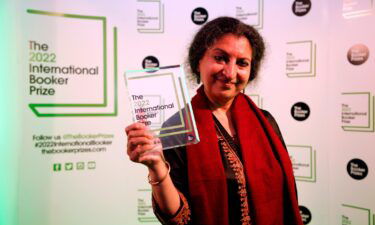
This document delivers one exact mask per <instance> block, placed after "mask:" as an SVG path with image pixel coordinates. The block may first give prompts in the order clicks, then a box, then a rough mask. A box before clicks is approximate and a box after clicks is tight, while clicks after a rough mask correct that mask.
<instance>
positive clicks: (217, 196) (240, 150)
mask: <svg viewBox="0 0 375 225" xmlns="http://www.w3.org/2000/svg"><path fill="white" fill-rule="evenodd" d="M263 52H264V43H263V39H262V37H261V36H260V35H259V33H258V32H257V31H256V30H255V29H254V28H252V27H251V26H248V25H246V24H244V23H242V22H240V21H239V20H237V19H234V18H229V17H220V18H217V19H215V20H212V21H211V22H209V23H207V24H206V25H204V26H203V27H202V28H201V29H200V31H199V32H198V33H197V34H196V36H195V38H194V40H193V42H192V44H191V46H190V49H189V64H190V69H191V71H192V74H193V75H195V76H196V78H197V81H198V83H199V82H200V81H202V83H203V85H202V86H201V87H200V88H199V89H198V91H197V95H196V96H194V98H193V100H192V107H193V111H194V115H195V119H196V123H197V128H198V132H199V135H200V138H201V141H200V142H199V143H198V144H195V145H188V146H187V147H180V148H176V149H173V150H167V151H164V152H163V151H162V147H161V145H160V144H158V141H157V140H155V139H154V137H153V136H152V134H151V133H150V132H149V131H148V128H147V127H145V126H144V125H143V124H141V123H135V124H132V125H130V126H128V127H127V128H126V133H127V135H128V147H127V153H128V155H129V157H130V159H131V160H132V161H134V162H138V163H143V164H145V165H146V166H147V167H148V170H149V183H150V184H151V185H152V196H153V207H154V211H155V214H156V215H157V217H158V218H159V220H160V221H161V222H162V223H163V224H215V225H218V224H230V225H234V224H257V225H266V224H269V225H278V224H286V225H289V224H298V225H300V224H302V221H301V218H300V215H299V210H298V203H297V197H296V189H295V181H294V177H293V171H292V166H291V162H290V159H289V156H288V154H287V152H286V149H285V145H284V143H283V140H282V137H281V134H280V131H279V129H278V126H277V124H276V122H275V120H274V119H273V117H272V116H271V115H270V114H269V113H268V112H266V111H261V110H259V109H258V108H257V107H256V106H255V105H254V103H253V102H252V101H251V100H250V99H249V98H248V97H246V96H245V95H243V94H242V93H241V91H242V90H244V88H245V87H246V85H247V84H248V83H249V82H250V81H252V80H254V79H255V77H256V76H257V72H258V69H259V65H260V62H261V60H262V57H263ZM169 171H170V173H169Z"/></svg>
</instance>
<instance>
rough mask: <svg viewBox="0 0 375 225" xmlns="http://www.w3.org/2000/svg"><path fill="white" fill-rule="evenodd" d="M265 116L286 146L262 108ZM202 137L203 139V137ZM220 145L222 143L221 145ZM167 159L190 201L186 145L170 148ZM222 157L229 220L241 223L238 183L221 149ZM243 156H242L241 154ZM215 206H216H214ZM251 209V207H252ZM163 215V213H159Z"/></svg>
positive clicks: (165, 153) (177, 182) (180, 189)
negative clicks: (226, 187)
mask: <svg viewBox="0 0 375 225" xmlns="http://www.w3.org/2000/svg"><path fill="white" fill-rule="evenodd" d="M262 112H263V114H264V116H265V117H266V118H267V120H268V121H269V123H270V124H271V126H272V127H273V129H274V131H275V132H276V134H277V135H278V136H279V138H280V140H281V141H282V143H283V145H284V147H285V143H284V140H283V138H282V135H281V132H280V129H279V127H278V125H277V123H276V121H275V119H274V118H273V116H272V115H271V114H270V113H269V112H268V111H265V110H262ZM203 138H204V137H202V138H201V139H203ZM219 146H220V145H219ZM163 153H164V156H165V159H166V160H167V161H168V162H169V163H170V165H171V172H170V176H171V178H172V181H173V183H174V185H175V186H176V188H177V189H178V190H179V191H180V192H181V193H183V194H184V196H185V197H186V199H187V200H188V201H189V199H190V198H189V185H188V174H187V157H186V147H178V148H174V149H168V150H165V151H164V152H163ZM220 154H221V158H222V160H223V165H224V169H225V174H226V177H227V185H228V201H229V202H228V205H229V206H230V208H229V220H230V224H231V225H235V224H239V222H240V221H239V218H240V215H241V209H240V199H239V197H238V194H237V190H238V185H237V181H236V178H235V175H234V172H233V170H232V169H231V168H230V166H229V162H228V160H227V158H226V157H225V155H224V153H223V151H222V150H221V151H220ZM239 157H240V158H241V156H240V155H239ZM213 207H215V206H213ZM250 210H251V209H250ZM159 215H161V214H159Z"/></svg>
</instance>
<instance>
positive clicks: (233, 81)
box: [214, 74, 239, 85]
mask: <svg viewBox="0 0 375 225" xmlns="http://www.w3.org/2000/svg"><path fill="white" fill-rule="evenodd" d="M214 78H215V80H218V81H220V82H222V83H224V84H234V85H237V84H238V83H239V82H238V80H230V79H228V78H227V77H225V76H223V75H220V74H217V75H215V76H214Z"/></svg>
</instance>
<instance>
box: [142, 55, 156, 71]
mask: <svg viewBox="0 0 375 225" xmlns="http://www.w3.org/2000/svg"><path fill="white" fill-rule="evenodd" d="M159 66H160V65H159V60H158V59H157V58H156V57H155V56H152V55H149V56H147V57H145V58H144V59H143V61H142V68H143V69H150V68H157V67H159Z"/></svg>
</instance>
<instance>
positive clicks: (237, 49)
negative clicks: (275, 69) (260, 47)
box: [199, 34, 252, 105]
mask: <svg viewBox="0 0 375 225" xmlns="http://www.w3.org/2000/svg"><path fill="white" fill-rule="evenodd" d="M251 56H252V48H251V46H250V43H249V41H248V40H247V38H246V37H244V36H239V37H238V36H235V35H233V34H226V35H224V36H223V37H221V38H220V39H219V40H217V41H216V42H215V43H214V44H213V45H212V46H211V47H210V48H208V49H207V50H206V52H205V54H204V56H203V58H202V59H201V60H200V61H199V73H200V78H201V80H202V82H203V85H204V91H205V93H206V95H207V97H208V98H209V100H210V101H211V102H212V103H213V104H215V105H217V104H218V105H223V104H225V103H227V102H228V101H231V100H233V99H234V97H235V96H236V95H237V94H238V93H239V92H241V91H242V90H243V89H244V88H245V87H246V85H247V83H248V80H249V77H250V69H251Z"/></svg>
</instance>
